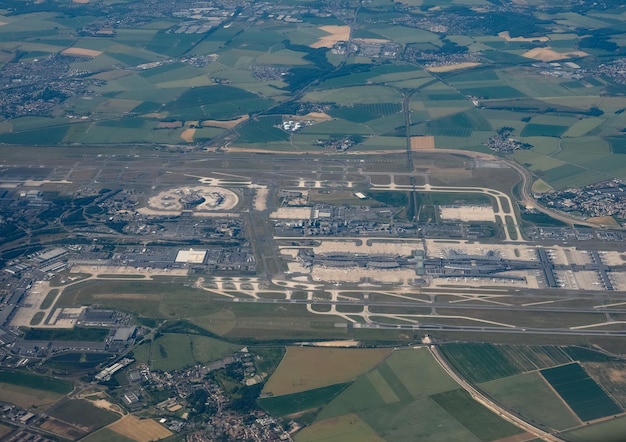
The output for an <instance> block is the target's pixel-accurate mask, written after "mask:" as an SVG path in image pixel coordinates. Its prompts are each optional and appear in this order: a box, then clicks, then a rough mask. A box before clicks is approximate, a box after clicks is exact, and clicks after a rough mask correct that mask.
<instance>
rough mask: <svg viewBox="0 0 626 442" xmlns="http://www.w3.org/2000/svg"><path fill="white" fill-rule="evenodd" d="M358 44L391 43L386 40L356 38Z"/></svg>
mask: <svg viewBox="0 0 626 442" xmlns="http://www.w3.org/2000/svg"><path fill="white" fill-rule="evenodd" d="M354 41H355V42H357V43H389V40H387V39H386V38H355V39H354Z"/></svg>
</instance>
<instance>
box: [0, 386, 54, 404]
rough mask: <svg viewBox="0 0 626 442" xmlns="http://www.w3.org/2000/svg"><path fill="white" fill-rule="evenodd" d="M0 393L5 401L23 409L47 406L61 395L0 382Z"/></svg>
mask: <svg viewBox="0 0 626 442" xmlns="http://www.w3.org/2000/svg"><path fill="white" fill-rule="evenodd" d="M0 395H1V396H2V398H3V400H4V401H5V402H9V403H11V404H15V405H17V406H18V407H22V408H25V409H30V408H35V407H37V408H40V407H47V406H49V405H52V404H54V403H55V402H57V401H58V400H60V399H61V398H62V397H63V394H61V393H55V392H52V391H46V390H38V389H35V388H28V387H23V386H20V385H16V384H11V383H5V382H0Z"/></svg>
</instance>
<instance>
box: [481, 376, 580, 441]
mask: <svg viewBox="0 0 626 442" xmlns="http://www.w3.org/2000/svg"><path fill="white" fill-rule="evenodd" d="M478 385H479V387H480V389H481V390H482V391H484V392H486V393H487V394H489V396H490V397H492V398H493V399H495V400H496V401H497V402H498V403H500V404H502V405H504V406H505V407H507V408H508V409H511V410H515V411H516V412H517V413H519V414H520V415H521V416H524V417H525V418H526V419H527V420H528V421H529V422H532V423H536V424H539V425H542V426H546V427H548V428H553V429H555V430H566V429H568V428H574V427H577V426H579V425H580V424H581V422H580V421H579V420H578V419H577V418H576V416H575V415H574V414H573V413H572V412H571V411H570V410H569V409H568V408H567V407H566V406H565V404H564V403H563V401H562V400H561V398H559V397H558V396H557V395H556V394H555V393H554V391H553V390H552V389H551V388H550V387H549V386H548V384H547V383H546V381H545V380H544V379H543V378H542V377H541V376H540V375H539V374H538V373H525V374H519V375H515V376H509V377H505V378H500V379H497V380H494V381H490V382H485V383H482V384H478Z"/></svg>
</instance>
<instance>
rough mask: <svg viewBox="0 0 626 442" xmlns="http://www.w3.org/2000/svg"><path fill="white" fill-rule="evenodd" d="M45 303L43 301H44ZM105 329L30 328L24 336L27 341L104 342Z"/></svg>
mask: <svg viewBox="0 0 626 442" xmlns="http://www.w3.org/2000/svg"><path fill="white" fill-rule="evenodd" d="M44 302H45V300H44ZM109 332H110V331H109V329H107V328H91V327H77V328H73V329H61V328H31V329H29V330H28V331H27V332H26V334H25V335H24V339H26V340H29V341H98V342H100V341H104V339H105V338H106V337H107V336H108V335H109Z"/></svg>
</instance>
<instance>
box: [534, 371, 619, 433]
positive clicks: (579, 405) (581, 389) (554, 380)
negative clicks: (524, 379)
mask: <svg viewBox="0 0 626 442" xmlns="http://www.w3.org/2000/svg"><path fill="white" fill-rule="evenodd" d="M541 375H542V376H543V377H544V378H545V379H546V381H548V383H549V384H550V385H551V386H552V387H553V388H554V389H555V390H556V392H557V393H558V394H559V395H560V396H561V397H562V398H563V400H564V401H565V402H567V404H568V405H569V407H570V408H571V409H572V410H573V411H574V412H575V413H576V414H577V415H578V417H579V418H580V419H581V420H582V421H592V420H595V419H599V418H602V417H607V416H611V415H616V414H620V413H622V411H623V410H622V409H621V408H620V407H619V406H618V405H617V404H616V403H615V402H614V401H613V399H611V398H610V397H609V396H608V395H607V394H606V393H605V392H604V390H602V389H601V388H600V386H599V385H598V384H597V383H596V382H595V381H594V380H593V379H592V378H590V377H589V375H588V374H587V372H586V371H585V370H584V369H583V368H582V367H581V366H580V365H579V364H576V363H574V364H567V365H561V366H559V367H554V368H548V369H545V370H541Z"/></svg>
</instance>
